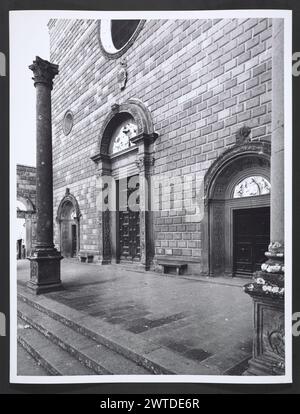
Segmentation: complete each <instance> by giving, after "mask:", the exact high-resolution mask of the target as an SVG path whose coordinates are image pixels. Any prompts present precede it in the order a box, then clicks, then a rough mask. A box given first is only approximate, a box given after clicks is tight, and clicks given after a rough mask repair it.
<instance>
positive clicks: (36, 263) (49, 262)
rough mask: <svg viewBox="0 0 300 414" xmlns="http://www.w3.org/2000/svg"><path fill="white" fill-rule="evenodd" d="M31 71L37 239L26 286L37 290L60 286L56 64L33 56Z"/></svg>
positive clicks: (42, 291) (36, 291) (37, 292)
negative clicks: (54, 129) (55, 152)
mask: <svg viewBox="0 0 300 414" xmlns="http://www.w3.org/2000/svg"><path fill="white" fill-rule="evenodd" d="M29 69H30V70H32V71H33V75H34V77H33V81H34V86H35V88H36V210H37V225H36V242H35V246H34V250H33V253H32V255H31V256H30V257H29V260H30V281H29V282H28V287H29V288H30V289H32V290H33V291H34V292H35V293H36V294H39V293H45V292H50V291H54V290H58V289H61V288H62V285H61V280H60V260H61V259H62V256H61V254H60V253H59V252H58V251H57V250H56V249H55V247H54V244H53V178H52V125H51V90H52V88H53V78H54V77H55V75H57V74H58V66H57V65H54V64H52V63H49V62H48V61H46V60H43V59H41V58H39V57H38V56H37V57H36V60H35V61H34V62H33V64H32V65H30V66H29Z"/></svg>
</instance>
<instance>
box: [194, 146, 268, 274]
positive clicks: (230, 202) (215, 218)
mask: <svg viewBox="0 0 300 414" xmlns="http://www.w3.org/2000/svg"><path fill="white" fill-rule="evenodd" d="M270 153H271V151H270V144H269V143H268V142H256V141H252V142H247V143H242V144H238V145H235V146H234V147H232V148H230V149H229V150H227V151H225V152H224V153H223V154H222V155H221V156H220V157H219V158H218V159H217V160H216V161H215V162H214V163H213V164H212V166H211V167H210V168H209V170H208V171H207V173H206V176H205V179H204V195H205V198H204V205H205V208H204V218H203V221H202V230H203V235H204V243H203V246H204V248H203V258H202V259H203V260H202V262H203V266H202V268H203V273H205V274H209V275H210V276H217V275H232V270H233V212H234V210H236V209H241V208H251V207H253V208H256V207H267V206H270V196H269V195H262V196H255V197H243V198H236V199H234V198H233V194H232V192H233V189H234V187H235V185H236V184H238V182H240V180H241V179H242V178H243V177H247V176H250V175H262V176H263V177H265V178H267V179H268V180H270V178H269V177H270Z"/></svg>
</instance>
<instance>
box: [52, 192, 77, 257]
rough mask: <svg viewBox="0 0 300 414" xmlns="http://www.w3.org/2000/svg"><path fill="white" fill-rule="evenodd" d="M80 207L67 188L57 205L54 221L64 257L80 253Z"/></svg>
mask: <svg viewBox="0 0 300 414" xmlns="http://www.w3.org/2000/svg"><path fill="white" fill-rule="evenodd" d="M80 217H81V212H80V207H79V203H78V201H77V199H76V197H75V196H74V195H73V194H71V193H70V190H69V188H67V189H66V193H65V195H64V197H63V198H62V200H61V202H60V203H59V206H58V209H57V216H56V221H57V223H58V225H59V243H60V251H61V254H62V255H63V256H64V257H76V256H77V255H78V253H79V251H80Z"/></svg>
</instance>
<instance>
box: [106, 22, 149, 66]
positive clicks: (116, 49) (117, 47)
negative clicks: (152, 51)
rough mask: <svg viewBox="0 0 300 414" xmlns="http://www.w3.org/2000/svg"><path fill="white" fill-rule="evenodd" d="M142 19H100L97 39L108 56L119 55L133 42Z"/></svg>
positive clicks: (114, 56)
mask: <svg viewBox="0 0 300 414" xmlns="http://www.w3.org/2000/svg"><path fill="white" fill-rule="evenodd" d="M144 22H145V21H144V20H100V21H99V40H100V46H101V49H102V51H103V53H104V54H105V55H106V56H107V57H108V58H117V57H119V56H121V55H122V54H123V53H124V52H125V51H126V50H127V49H128V48H129V47H130V46H131V45H132V44H133V42H134V40H135V39H136V37H137V36H138V34H139V32H140V30H141V29H142V27H143V25H144Z"/></svg>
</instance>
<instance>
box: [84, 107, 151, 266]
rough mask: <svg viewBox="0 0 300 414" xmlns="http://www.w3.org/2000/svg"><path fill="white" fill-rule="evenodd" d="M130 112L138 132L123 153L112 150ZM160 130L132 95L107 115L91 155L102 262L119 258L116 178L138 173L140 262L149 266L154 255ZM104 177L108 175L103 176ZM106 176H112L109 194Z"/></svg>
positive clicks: (115, 260)
mask: <svg viewBox="0 0 300 414" xmlns="http://www.w3.org/2000/svg"><path fill="white" fill-rule="evenodd" d="M128 115H130V116H131V117H132V118H133V120H134V121H135V123H136V125H137V135H136V136H135V137H134V138H132V139H131V142H132V144H134V145H133V146H132V147H130V148H128V149H127V150H125V151H122V152H121V153H120V154H118V153H116V154H113V155H111V154H109V146H110V141H111V137H112V134H113V131H114V130H115V129H116V128H117V126H118V125H119V124H120V121H121V120H122V119H124V117H126V116H128ZM156 138H157V134H156V133H155V132H154V129H153V124H152V120H151V116H150V113H149V111H148V109H147V108H146V107H145V106H144V105H143V104H142V103H141V102H140V101H139V100H137V99H130V100H129V101H127V102H125V103H124V104H121V105H117V104H115V105H113V106H112V109H111V112H110V113H109V114H108V115H107V117H106V119H105V121H104V123H103V125H102V128H101V131H100V139H99V147H98V148H99V149H98V151H97V153H96V154H95V155H94V156H92V157H91V159H92V161H94V162H95V164H96V168H97V170H96V177H97V183H98V184H97V203H96V204H97V216H98V230H99V261H100V263H101V264H107V263H112V262H117V258H118V243H117V239H116V238H117V214H116V211H117V205H116V197H115V195H116V180H118V179H120V178H122V177H125V176H127V177H128V176H132V175H138V176H139V184H140V187H139V191H140V249H141V265H142V266H143V268H144V269H146V270H148V269H149V268H150V264H151V262H152V259H153V256H154V246H153V234H152V233H153V230H152V214H151V196H150V195H151V190H150V189H151V176H152V175H153V168H154V157H153V152H154V148H153V147H154V142H155V139H156ZM104 177H105V179H104ZM107 177H111V178H110V180H109V181H110V188H109V191H110V194H106V193H107V191H108V184H105V180H107Z"/></svg>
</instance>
